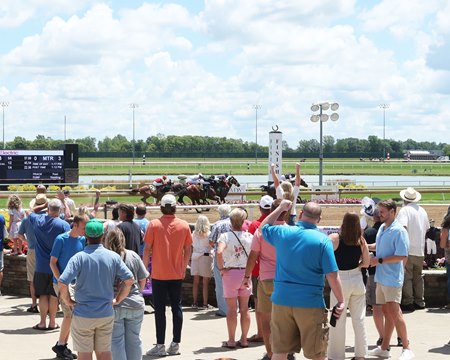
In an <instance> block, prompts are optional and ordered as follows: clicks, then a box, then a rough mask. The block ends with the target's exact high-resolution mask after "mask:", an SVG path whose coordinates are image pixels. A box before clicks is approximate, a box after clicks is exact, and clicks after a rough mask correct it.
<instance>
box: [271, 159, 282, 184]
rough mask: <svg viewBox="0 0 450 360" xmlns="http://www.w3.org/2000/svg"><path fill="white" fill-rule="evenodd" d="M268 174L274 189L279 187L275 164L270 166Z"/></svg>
mask: <svg viewBox="0 0 450 360" xmlns="http://www.w3.org/2000/svg"><path fill="white" fill-rule="evenodd" d="M270 173H271V174H272V180H273V185H274V186H275V189H276V188H277V187H278V186H280V179H278V175H277V174H276V172H275V164H271V165H270Z"/></svg>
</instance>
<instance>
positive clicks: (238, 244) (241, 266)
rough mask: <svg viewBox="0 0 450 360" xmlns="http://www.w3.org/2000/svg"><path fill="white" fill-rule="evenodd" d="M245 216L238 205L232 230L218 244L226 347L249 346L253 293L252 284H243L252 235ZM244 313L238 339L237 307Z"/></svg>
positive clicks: (224, 344)
mask: <svg viewBox="0 0 450 360" xmlns="http://www.w3.org/2000/svg"><path fill="white" fill-rule="evenodd" d="M245 219H246V213H245V211H244V210H242V209H239V208H236V209H234V210H233V211H232V212H231V213H230V222H231V228H232V230H231V231H229V232H227V233H224V234H222V235H220V237H219V239H218V243H219V245H218V247H217V265H218V267H219V270H220V273H221V275H222V280H223V294H224V298H225V299H226V301H227V305H228V311H227V327H228V340H227V341H224V342H223V343H222V346H223V347H226V348H235V347H236V346H240V347H248V343H247V334H248V330H249V328H250V314H249V312H248V299H249V297H250V295H251V293H252V288H251V282H250V287H248V288H247V287H242V279H243V277H244V275H245V274H244V273H245V266H246V265H247V258H248V254H249V253H250V247H251V244H252V238H253V236H252V235H251V234H250V233H249V232H246V231H242V224H244V221H245ZM238 305H239V313H240V315H241V321H240V323H241V338H240V340H239V341H236V340H235V335H236V327H237V309H238V308H237V307H238Z"/></svg>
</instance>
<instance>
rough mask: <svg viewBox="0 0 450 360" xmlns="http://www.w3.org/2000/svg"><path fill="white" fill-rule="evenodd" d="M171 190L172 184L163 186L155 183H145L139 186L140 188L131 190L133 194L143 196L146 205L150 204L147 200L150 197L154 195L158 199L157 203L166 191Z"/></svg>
mask: <svg viewBox="0 0 450 360" xmlns="http://www.w3.org/2000/svg"><path fill="white" fill-rule="evenodd" d="M170 190H171V184H170V183H168V184H164V185H161V186H154V185H144V186H141V187H139V188H138V189H133V190H131V194H132V195H135V194H136V193H138V194H139V195H141V196H142V198H141V200H142V202H143V203H144V204H145V205H150V204H149V203H148V202H147V199H148V198H149V197H154V198H155V200H156V203H159V202H160V201H161V199H162V197H163V196H164V194H165V193H167V192H169V191H170Z"/></svg>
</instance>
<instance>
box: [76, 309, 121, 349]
mask: <svg viewBox="0 0 450 360" xmlns="http://www.w3.org/2000/svg"><path fill="white" fill-rule="evenodd" d="M113 325H114V316H108V317H103V318H85V317H81V316H74V317H73V318H72V325H71V327H70V330H71V331H72V339H73V349H74V350H75V351H79V352H92V351H98V352H105V351H111V339H112V331H113Z"/></svg>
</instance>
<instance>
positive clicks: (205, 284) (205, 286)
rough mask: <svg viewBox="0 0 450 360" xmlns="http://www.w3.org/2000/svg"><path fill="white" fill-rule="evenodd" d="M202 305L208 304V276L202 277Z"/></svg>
mask: <svg viewBox="0 0 450 360" xmlns="http://www.w3.org/2000/svg"><path fill="white" fill-rule="evenodd" d="M202 290H203V305H208V290H209V277H204V278H203V289H202Z"/></svg>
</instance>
